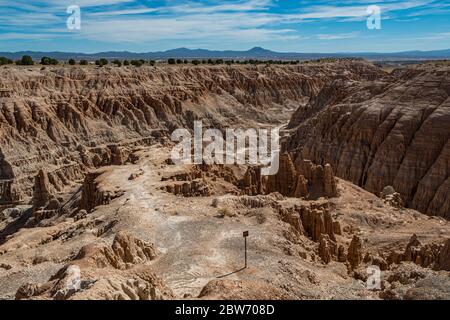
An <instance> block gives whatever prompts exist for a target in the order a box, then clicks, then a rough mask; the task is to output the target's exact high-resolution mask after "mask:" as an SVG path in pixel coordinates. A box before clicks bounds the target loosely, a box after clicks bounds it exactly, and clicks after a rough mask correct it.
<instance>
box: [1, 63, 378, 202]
mask: <svg viewBox="0 0 450 320" xmlns="http://www.w3.org/2000/svg"><path fill="white" fill-rule="evenodd" d="M381 74H382V72H381V71H380V70H378V69H377V68H375V67H373V66H371V65H369V64H366V63H363V62H358V63H350V62H344V63H336V64H329V65H321V64H315V65H302V66H281V67H280V66H277V67H274V66H258V67H256V66H255V67H253V66H245V67H244V66H233V67H203V66H202V67H144V68H134V67H132V68H125V67H124V68H102V69H96V68H92V67H86V68H80V67H73V68H61V67H59V68H58V67H47V68H42V69H39V68H38V67H31V68H18V67H2V69H0V89H1V97H0V205H2V204H9V203H15V202H20V201H21V200H23V199H26V198H27V197H30V196H31V193H32V186H33V184H34V182H33V179H34V176H35V175H36V174H37V173H38V171H39V170H40V169H41V168H43V167H45V169H46V171H47V172H48V174H49V178H50V183H51V184H53V185H54V186H55V187H56V188H59V189H61V188H62V187H64V186H67V185H70V184H71V182H73V181H79V180H80V179H82V178H83V173H85V172H86V170H87V169H88V168H92V167H94V168H95V167H100V166H104V165H110V164H122V163H123V162H126V161H127V160H128V155H129V153H130V151H132V150H133V148H135V147H136V146H139V145H149V144H152V143H154V142H155V141H158V140H159V139H160V138H161V136H167V135H168V133H169V132H171V131H172V130H173V129H175V128H179V127H183V128H193V122H194V121H195V120H198V119H200V120H202V121H203V123H204V125H205V126H213V127H214V128H219V129H221V128H227V127H230V126H233V127H238V126H244V127H245V128H248V127H260V126H263V125H273V124H280V123H283V122H285V121H288V119H289V118H290V115H291V113H292V110H293V109H294V108H296V107H297V106H298V104H299V103H301V104H303V102H304V101H307V100H308V98H309V97H310V96H314V95H316V94H317V93H318V92H319V91H320V90H321V89H322V87H323V86H324V85H325V84H326V83H328V82H330V81H331V80H332V79H335V78H345V79H352V80H361V79H370V78H376V77H378V76H380V75H381Z"/></svg>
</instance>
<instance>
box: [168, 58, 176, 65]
mask: <svg viewBox="0 0 450 320" xmlns="http://www.w3.org/2000/svg"><path fill="white" fill-rule="evenodd" d="M167 63H168V64H175V63H176V61H175V59H173V58H170V59H169V60H167Z"/></svg>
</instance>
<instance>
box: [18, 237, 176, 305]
mask: <svg viewBox="0 0 450 320" xmlns="http://www.w3.org/2000/svg"><path fill="white" fill-rule="evenodd" d="M155 257H156V250H155V248H154V246H153V244H149V243H145V242H143V241H141V240H139V239H136V238H134V237H132V236H130V235H128V234H125V233H119V234H118V235H117V236H116V237H115V239H114V243H113V245H112V247H106V246H98V245H89V246H85V247H83V248H82V249H81V250H80V252H79V254H78V255H77V257H76V258H75V260H74V261H71V262H70V263H69V264H68V265H67V266H65V267H64V268H62V269H61V270H59V271H58V272H57V273H56V274H55V275H54V276H53V277H52V278H51V279H49V281H48V282H46V283H43V284H26V285H23V286H22V287H20V288H19V289H18V291H17V293H16V299H18V300H21V299H54V300H85V299H88V300H91V299H102V300H161V299H167V298H173V294H172V292H171V291H170V289H167V288H166V287H165V285H164V284H163V283H162V281H161V280H160V279H159V278H158V277H157V276H156V275H154V273H153V272H152V271H151V268H150V267H148V266H145V263H146V262H147V261H150V260H153V259H155Z"/></svg>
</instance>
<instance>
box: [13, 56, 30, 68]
mask: <svg viewBox="0 0 450 320" xmlns="http://www.w3.org/2000/svg"><path fill="white" fill-rule="evenodd" d="M16 64H17V65H20V66H32V65H34V61H33V58H31V57H30V56H23V57H22V59H20V60H18V61H16Z"/></svg>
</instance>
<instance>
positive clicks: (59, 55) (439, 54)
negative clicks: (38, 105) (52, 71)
mask: <svg viewBox="0 0 450 320" xmlns="http://www.w3.org/2000/svg"><path fill="white" fill-rule="evenodd" d="M23 55H30V56H31V57H33V59H40V58H42V57H43V56H48V57H51V58H55V59H58V60H68V59H71V58H73V59H86V60H95V59H99V58H106V59H129V60H131V59H154V60H158V59H169V58H176V59H210V58H211V59H236V60H237V59H263V60H270V59H273V60H311V59H320V58H333V57H334V58H348V57H355V58H364V59H369V60H376V61H407V60H430V59H450V49H447V50H435V51H404V52H395V53H375V52H359V53H346V52H341V53H296V52H275V51H271V50H267V49H264V48H260V47H255V48H253V49H250V50H248V51H231V50H226V51H213V50H205V49H195V50H192V49H187V48H179V49H173V50H168V51H159V52H146V53H134V52H128V51H120V52H119V51H108V52H99V53H93V54H88V53H75V52H35V51H20V52H0V56H3V57H7V58H10V59H19V58H20V57H22V56H23Z"/></svg>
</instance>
